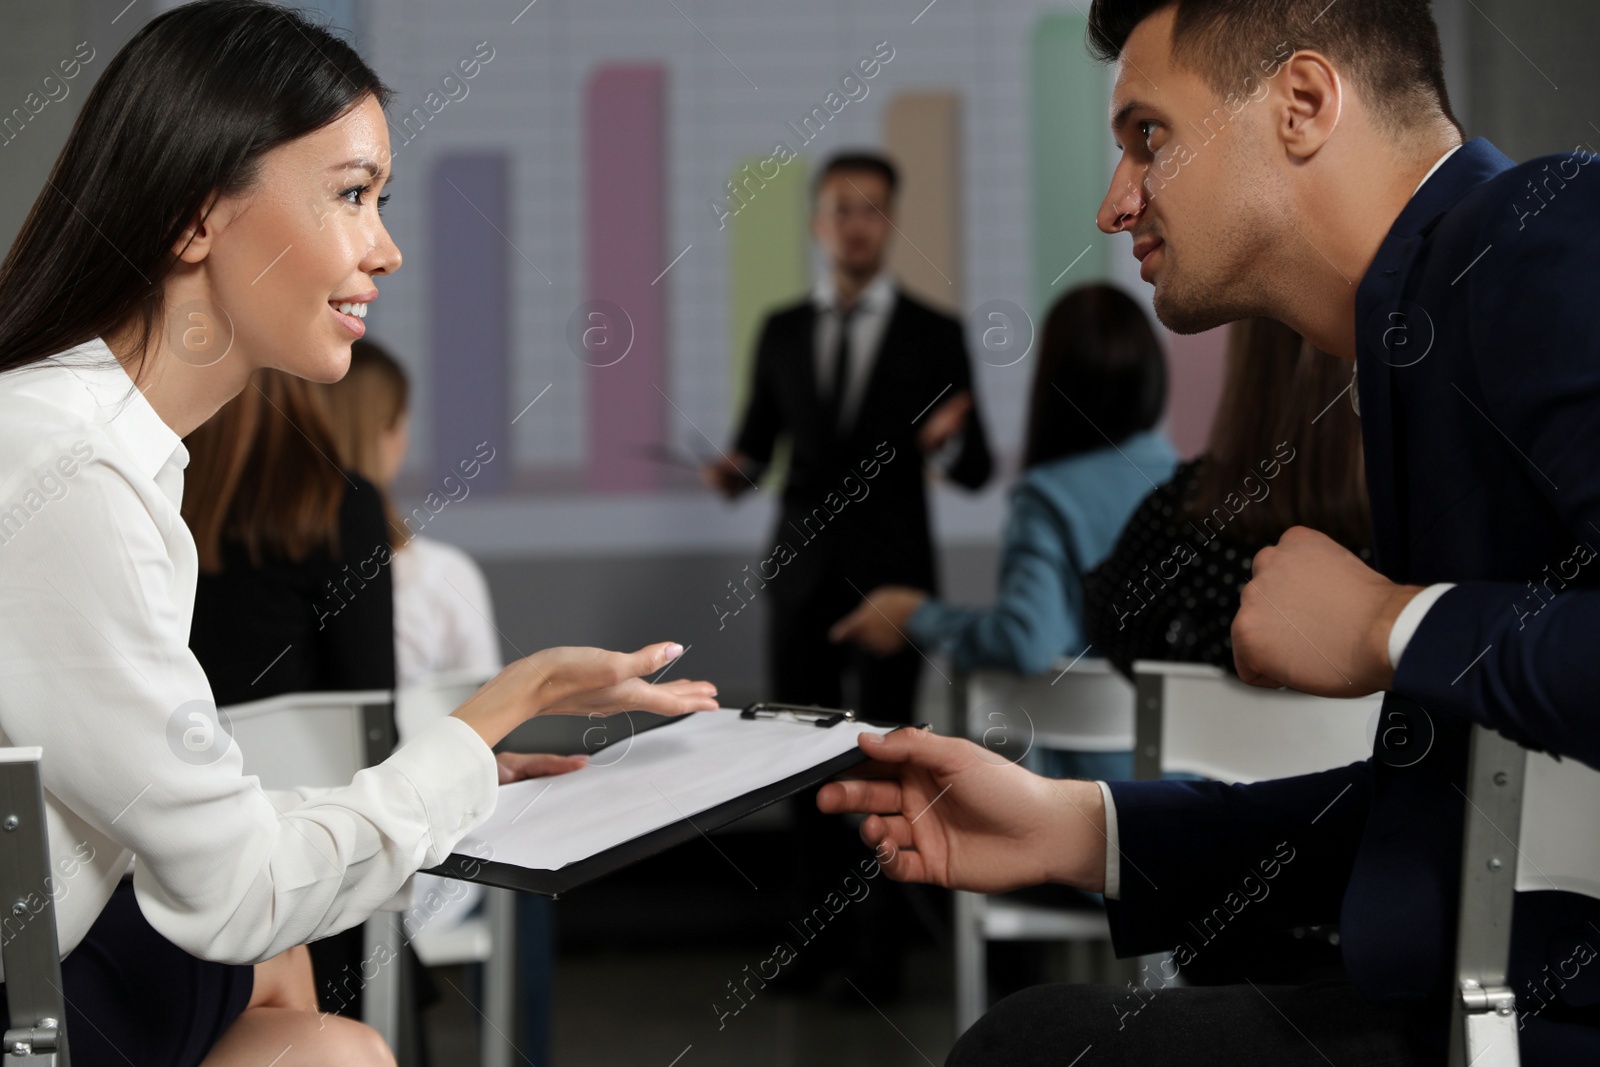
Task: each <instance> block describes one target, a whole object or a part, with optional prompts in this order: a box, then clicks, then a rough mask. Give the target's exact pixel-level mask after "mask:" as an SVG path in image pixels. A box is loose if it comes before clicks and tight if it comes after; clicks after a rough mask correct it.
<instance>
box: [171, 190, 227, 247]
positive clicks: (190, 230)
mask: <svg viewBox="0 0 1600 1067" xmlns="http://www.w3.org/2000/svg"><path fill="white" fill-rule="evenodd" d="M217 199H218V198H217V195H216V194H215V193H213V194H211V195H210V196H209V197H207V198H206V202H205V203H204V204H203V205H201V207H200V210H199V211H198V212H196V213H195V217H194V218H193V219H192V220H190V222H189V225H187V226H185V227H184V228H183V233H181V234H179V235H178V240H177V241H176V242H175V243H174V244H173V246H172V254H173V255H175V256H177V257H178V259H179V261H180V262H183V263H199V262H200V261H201V260H203V259H205V258H206V257H207V256H208V255H210V254H211V246H212V244H213V243H214V242H215V241H216V237H217V231H218V230H220V229H221V228H222V222H223V213H222V212H218V211H216V210H215V208H216V207H217Z"/></svg>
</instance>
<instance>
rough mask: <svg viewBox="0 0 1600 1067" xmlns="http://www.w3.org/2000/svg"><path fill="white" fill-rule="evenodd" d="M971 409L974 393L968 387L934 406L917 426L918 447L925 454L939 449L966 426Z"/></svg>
mask: <svg viewBox="0 0 1600 1067" xmlns="http://www.w3.org/2000/svg"><path fill="white" fill-rule="evenodd" d="M971 410H972V393H971V392H970V391H969V390H966V389H963V390H962V391H961V392H959V393H957V394H956V395H955V396H953V397H951V398H950V399H949V400H946V401H945V402H944V403H942V404H940V405H939V406H938V407H936V408H934V409H933V413H932V414H930V415H929V416H928V417H927V418H926V419H924V420H922V425H921V426H919V427H918V428H917V447H918V448H920V449H921V450H922V451H923V453H924V454H926V453H930V452H937V451H939V449H941V448H943V447H944V443H945V442H946V441H948V440H950V438H952V437H954V436H955V435H956V434H958V433H960V432H961V430H962V428H963V427H964V426H966V424H967V413H968V412H969V411H971Z"/></svg>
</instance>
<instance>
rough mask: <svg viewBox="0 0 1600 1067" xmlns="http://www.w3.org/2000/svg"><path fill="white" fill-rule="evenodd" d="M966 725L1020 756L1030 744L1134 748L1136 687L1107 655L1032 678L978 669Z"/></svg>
mask: <svg viewBox="0 0 1600 1067" xmlns="http://www.w3.org/2000/svg"><path fill="white" fill-rule="evenodd" d="M965 682H966V687H967V688H966V706H965V711H964V716H963V724H962V725H963V727H964V729H965V730H966V734H967V736H968V737H969V738H971V739H972V740H973V741H976V742H978V743H979V744H986V745H987V746H988V747H989V748H992V749H994V750H995V751H996V752H1000V753H1002V754H1006V751H1007V746H1015V749H1016V751H1015V753H1014V754H1015V755H1016V756H1017V758H1021V755H1022V753H1023V752H1024V751H1026V750H1027V749H1028V748H1029V747H1030V746H1038V747H1042V748H1059V749H1067V750H1069V751H1074V752H1126V751H1128V750H1129V749H1131V748H1133V686H1132V684H1131V683H1129V682H1128V680H1127V679H1126V678H1124V677H1122V675H1120V674H1118V673H1117V672H1116V671H1115V670H1113V669H1112V667H1111V665H1110V664H1109V663H1107V662H1106V661H1105V660H1099V659H1079V660H1078V661H1076V662H1072V661H1069V660H1060V661H1058V662H1057V663H1055V664H1053V665H1052V666H1051V668H1050V669H1049V670H1047V671H1045V672H1044V673H1043V674H1038V675H1035V676H1033V677H1031V678H1029V677H1024V676H1022V675H1019V674H1008V673H1006V672H1004V671H988V670H985V671H974V672H973V673H972V674H970V675H968V676H967V677H966V679H965Z"/></svg>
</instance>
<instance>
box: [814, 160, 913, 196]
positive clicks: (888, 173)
mask: <svg viewBox="0 0 1600 1067" xmlns="http://www.w3.org/2000/svg"><path fill="white" fill-rule="evenodd" d="M863 170H865V171H871V172H872V173H873V174H876V175H878V177H880V178H882V179H883V181H884V184H885V185H887V186H888V187H889V199H890V200H893V199H894V193H895V190H896V189H898V188H899V187H900V172H899V171H898V170H896V169H895V165H894V164H893V163H891V162H890V161H889V158H888V157H887V156H883V155H880V154H878V153H877V152H864V151H852V152H840V153H838V154H836V155H832V156H829V157H828V161H827V162H826V163H824V164H823V165H822V169H821V170H819V171H817V176H816V178H814V179H812V182H811V202H812V203H813V204H815V203H816V202H817V194H818V193H820V192H821V191H822V184H823V182H826V181H827V180H828V178H829V176H830V175H833V174H838V173H840V172H841V171H858V172H859V171H863Z"/></svg>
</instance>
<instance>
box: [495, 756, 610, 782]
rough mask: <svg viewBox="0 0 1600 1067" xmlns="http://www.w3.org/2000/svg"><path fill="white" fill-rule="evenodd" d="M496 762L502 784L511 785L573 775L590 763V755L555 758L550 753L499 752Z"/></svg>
mask: <svg viewBox="0 0 1600 1067" xmlns="http://www.w3.org/2000/svg"><path fill="white" fill-rule="evenodd" d="M494 761H495V763H496V764H498V765H499V768H500V784H501V785H509V784H511V783H512V782H520V781H522V780H523V779H524V778H548V777H550V776H551V775H554V774H571V773H572V772H573V771H576V770H581V769H582V768H583V767H585V766H587V765H588V763H589V754H588V753H586V752H580V753H578V754H577V755H576V756H554V755H551V754H550V753H548V752H498V753H496V754H495V757H494Z"/></svg>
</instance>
